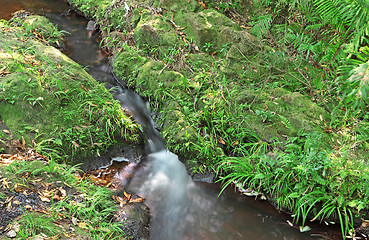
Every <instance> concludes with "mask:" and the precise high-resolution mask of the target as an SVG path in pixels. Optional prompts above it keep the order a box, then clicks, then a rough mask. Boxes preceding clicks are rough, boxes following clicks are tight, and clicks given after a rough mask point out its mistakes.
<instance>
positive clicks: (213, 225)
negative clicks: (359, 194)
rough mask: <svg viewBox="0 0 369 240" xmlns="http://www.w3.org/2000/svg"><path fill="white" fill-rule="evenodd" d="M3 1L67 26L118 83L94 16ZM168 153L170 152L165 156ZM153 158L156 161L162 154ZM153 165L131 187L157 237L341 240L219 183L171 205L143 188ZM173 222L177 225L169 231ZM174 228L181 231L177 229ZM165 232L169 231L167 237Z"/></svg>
mask: <svg viewBox="0 0 369 240" xmlns="http://www.w3.org/2000/svg"><path fill="white" fill-rule="evenodd" d="M0 3H1V5H2V6H3V8H2V9H1V10H0V17H1V18H4V19H9V18H10V17H11V13H12V12H14V11H17V10H19V9H25V10H29V11H32V12H35V13H38V14H44V15H46V16H47V17H48V18H49V19H51V20H52V21H53V22H54V23H56V24H57V25H58V26H59V27H60V28H61V29H63V30H66V31H68V32H69V33H70V35H67V37H68V42H67V51H66V52H65V53H66V54H67V55H68V56H69V57H70V58H72V59H73V60H75V61H76V62H78V63H79V64H81V65H83V66H86V67H88V71H89V73H90V74H91V75H92V76H93V77H94V78H95V79H96V80H98V81H99V82H107V83H109V84H112V82H113V81H114V78H113V76H112V75H110V72H109V66H108V65H107V64H106V62H107V61H106V56H105V55H104V53H102V52H101V51H100V50H99V47H98V42H97V41H96V39H97V36H96V35H95V36H94V35H92V37H91V32H89V31H88V30H87V29H86V26H87V23H88V20H86V19H85V18H83V17H81V16H78V15H77V14H75V13H73V12H69V7H68V5H67V4H66V3H65V2H64V1H61V0H60V1H51V0H49V1H47V0H43V1H42V0H38V1H11V2H9V1H6V0H0ZM65 13H68V14H65ZM173 155H174V154H173ZM173 155H170V154H169V158H176V156H175V157H174V156H173ZM167 157H168V156H164V158H165V159H166V158H167ZM149 158H150V157H149ZM151 158H154V159H153V160H155V158H156V157H155V156H154V157H151ZM162 158H163V157H162V156H161V159H162ZM98 164H99V163H96V165H98ZM125 164H126V163H125ZM150 164H151V161H147V163H145V164H144V166H141V168H140V169H139V170H138V172H137V174H136V175H135V177H134V178H133V180H132V184H131V185H130V188H131V189H132V190H133V191H136V192H137V193H139V194H140V195H142V196H144V197H145V198H146V203H147V205H148V206H149V207H150V210H151V213H152V215H153V221H152V223H151V229H150V230H151V233H152V235H151V238H152V239H163V238H162V237H163V236H165V237H166V238H168V239H169V238H170V239H288V240H295V239H296V240H305V239H338V237H337V236H338V235H339V230H338V229H332V228H328V227H324V226H322V225H318V224H314V225H313V226H310V227H311V228H312V230H311V231H309V232H305V233H301V232H300V231H299V226H298V225H295V224H292V222H293V221H292V218H291V217H290V216H288V215H287V214H284V213H280V212H278V211H276V210H275V209H274V208H273V207H272V206H271V205H270V204H269V203H268V202H267V201H262V200H255V199H254V198H252V197H246V196H242V195H239V194H237V193H234V191H233V190H232V189H227V190H226V191H224V192H223V193H222V194H221V195H220V196H218V194H219V192H220V187H219V185H217V184H209V183H205V182H201V181H196V182H193V181H192V180H188V181H189V182H190V183H189V184H186V185H185V186H184V187H185V188H188V186H190V190H189V191H188V192H187V195H186V196H187V200H186V201H185V202H182V203H183V204H182V205H178V204H177V205H171V204H169V203H168V202H166V199H163V198H161V197H158V196H159V195H160V194H159V195H157V194H156V195H155V194H148V193H147V192H145V191H143V190H145V188H142V185H143V183H142V181H145V180H144V179H145V177H144V176H148V175H150V172H148V171H150V170H148V169H151V167H152V166H150ZM176 164H177V163H176ZM115 166H116V165H115ZM121 168H122V169H123V170H121V171H124V167H121ZM118 177H119V174H118ZM184 178H186V177H184ZM122 180H123V179H122ZM185 181H187V180H185ZM182 182H183V181H182ZM176 190H178V189H176ZM171 194H172V193H171ZM155 196H156V197H155ZM182 200H183V199H182ZM168 206H169V207H170V208H175V207H176V208H180V210H181V211H180V212H178V211H177V212H175V214H174V215H172V216H170V218H168V216H167V215H165V213H164V212H170V211H172V210H171V209H169V210H168ZM183 209H187V210H186V211H183ZM163 211H164V212H163ZM171 224H172V225H173V224H174V225H175V226H174V227H172V228H169V230H164V229H167V227H168V226H169V225H171ZM178 226H180V227H178ZM173 229H175V230H176V231H175V232H173ZM163 232H167V233H165V235H163Z"/></svg>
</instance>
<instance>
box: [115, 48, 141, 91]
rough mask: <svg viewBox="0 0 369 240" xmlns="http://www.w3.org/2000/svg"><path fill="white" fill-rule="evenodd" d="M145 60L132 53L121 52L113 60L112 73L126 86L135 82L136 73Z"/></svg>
mask: <svg viewBox="0 0 369 240" xmlns="http://www.w3.org/2000/svg"><path fill="white" fill-rule="evenodd" d="M146 60H147V59H146V58H145V57H142V56H141V55H140V54H138V53H137V52H134V51H121V52H119V53H117V54H116V55H115V56H114V58H113V67H114V72H115V74H117V76H118V77H119V78H120V79H122V80H124V81H125V82H126V83H127V84H128V85H130V83H131V82H132V81H135V78H136V77H137V74H138V71H139V70H140V68H141V67H142V66H143V65H144V63H145V62H146Z"/></svg>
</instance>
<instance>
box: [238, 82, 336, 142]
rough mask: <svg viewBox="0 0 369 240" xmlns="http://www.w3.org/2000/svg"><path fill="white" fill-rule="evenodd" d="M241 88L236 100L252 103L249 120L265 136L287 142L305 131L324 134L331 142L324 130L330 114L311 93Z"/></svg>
mask: <svg viewBox="0 0 369 240" xmlns="http://www.w3.org/2000/svg"><path fill="white" fill-rule="evenodd" d="M238 91H240V92H239V93H238V98H237V99H235V100H236V102H237V103H238V104H243V103H249V104H251V110H252V114H251V113H250V112H248V113H247V112H246V113H245V114H246V115H247V116H248V120H249V121H248V124H249V125H250V127H251V128H252V129H254V130H255V132H256V133H257V134H258V135H259V136H260V137H261V138H262V139H263V140H265V141H267V142H271V141H275V140H277V141H278V140H279V141H282V142H285V141H286V140H287V139H288V138H289V137H296V136H297V135H298V133H299V132H301V131H303V132H306V133H314V132H316V133H320V134H322V135H325V138H324V140H326V141H327V144H329V141H330V140H329V139H330V137H329V136H328V135H327V134H324V132H323V127H324V124H323V121H327V120H328V119H329V114H328V112H327V111H325V110H324V109H323V108H321V107H320V106H318V105H317V104H316V103H314V102H312V101H311V100H310V99H309V98H308V97H306V96H304V95H302V94H301V93H298V92H289V91H288V90H286V89H283V88H277V89H266V90H263V91H261V90H257V89H250V90H241V89H239V90H238ZM237 103H236V104H237ZM322 120H323V121H322Z"/></svg>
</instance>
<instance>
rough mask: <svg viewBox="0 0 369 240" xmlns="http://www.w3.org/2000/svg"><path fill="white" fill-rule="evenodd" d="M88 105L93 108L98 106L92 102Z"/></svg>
mask: <svg viewBox="0 0 369 240" xmlns="http://www.w3.org/2000/svg"><path fill="white" fill-rule="evenodd" d="M87 103H88V104H89V105H90V106H91V107H97V105H96V104H93V103H92V102H90V101H87Z"/></svg>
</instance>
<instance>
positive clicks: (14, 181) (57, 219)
mask: <svg viewBox="0 0 369 240" xmlns="http://www.w3.org/2000/svg"><path fill="white" fill-rule="evenodd" d="M0 173H1V176H2V182H3V183H4V182H6V185H4V187H3V188H2V190H1V192H2V193H4V192H5V193H6V195H7V197H6V198H4V199H3V201H4V202H5V201H6V202H7V203H8V206H10V207H11V208H12V209H13V211H15V210H14V209H22V217H20V218H17V219H16V220H14V221H13V223H11V224H10V225H9V226H13V228H14V226H15V229H16V232H17V238H19V239H29V238H37V237H42V238H55V239H56V238H57V239H71V238H76V239H83V238H88V239H122V238H124V237H125V233H124V232H123V230H122V225H123V224H124V223H122V222H119V221H117V217H116V215H117V212H118V209H119V206H118V204H117V203H116V202H115V201H114V200H113V198H112V197H111V195H112V194H113V193H112V191H111V190H108V189H107V188H103V187H101V186H96V185H94V184H93V183H92V182H91V180H90V179H89V178H85V177H83V173H82V171H81V170H79V168H78V167H77V166H74V167H72V166H68V165H65V164H59V163H57V162H55V161H54V160H49V162H44V161H38V160H35V161H25V160H23V159H22V160H15V161H14V160H13V162H12V163H11V164H9V165H8V166H4V165H3V166H2V167H1V168H0ZM8 191H9V192H8ZM29 191H32V194H33V195H36V196H37V195H38V197H34V196H33V195H32V196H33V199H34V200H33V201H28V202H24V201H23V200H22V199H23V198H24V197H22V196H24V195H25V194H26V195H30V194H31V193H30V192H29ZM32 196H31V197H32ZM36 199H39V200H36ZM27 204H28V205H27Z"/></svg>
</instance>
